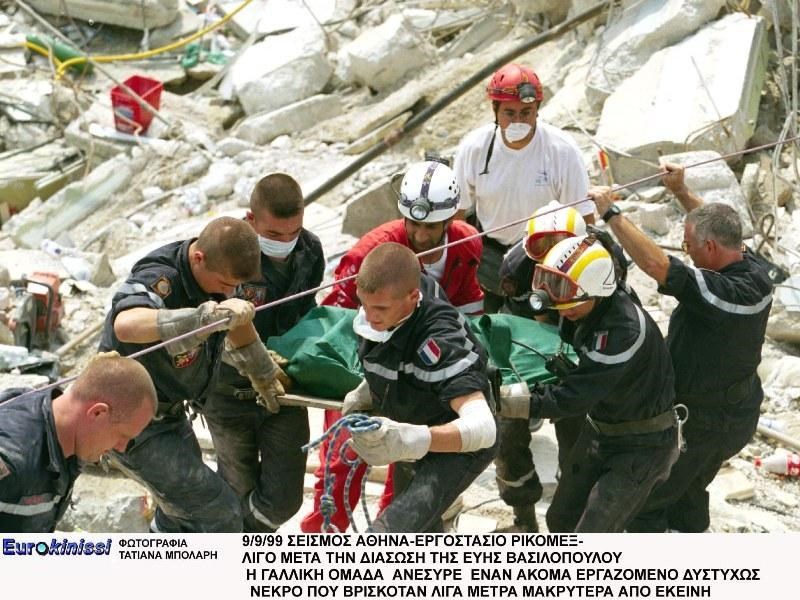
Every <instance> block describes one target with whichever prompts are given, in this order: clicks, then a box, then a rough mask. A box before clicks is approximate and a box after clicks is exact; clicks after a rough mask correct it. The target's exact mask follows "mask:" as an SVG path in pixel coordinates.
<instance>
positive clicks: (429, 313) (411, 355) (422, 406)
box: [358, 276, 495, 532]
mask: <svg viewBox="0 0 800 600" xmlns="http://www.w3.org/2000/svg"><path fill="white" fill-rule="evenodd" d="M423 279H424V276H423ZM421 292H422V295H423V298H422V302H421V303H420V305H419V306H418V307H417V309H416V310H415V311H414V313H413V314H412V315H411V317H410V318H409V319H408V320H407V321H406V322H405V323H403V324H402V325H401V326H400V327H398V329H397V331H396V332H395V333H394V335H392V337H391V338H390V339H389V340H388V341H386V342H383V343H376V342H371V341H368V340H362V342H361V344H360V346H359V350H358V354H359V357H360V359H361V365H362V367H363V370H364V377H365V379H366V381H367V383H368V385H369V389H370V392H371V394H372V402H373V408H374V410H375V412H376V414H378V415H381V416H385V417H388V418H390V419H392V420H394V421H399V422H403V423H413V424H415V425H428V426H434V425H442V424H444V423H449V422H450V421H453V420H455V419H457V418H458V414H457V413H456V412H455V411H453V409H452V408H450V402H451V401H452V400H454V399H456V398H459V397H461V396H465V395H467V394H471V393H473V392H482V393H483V394H484V395H485V396H486V398H487V399H488V398H490V395H489V394H490V392H489V380H488V377H487V374H486V352H485V350H484V349H483V348H482V347H481V345H480V344H479V343H478V341H477V340H476V339H475V337H474V336H473V334H472V332H471V331H470V329H469V325H467V323H466V322H465V320H464V317H463V316H462V315H461V314H460V313H459V312H458V311H457V310H456V309H455V308H453V307H452V306H451V305H450V304H448V303H447V302H445V301H443V300H441V299H438V298H436V297H434V294H432V293H430V292H429V288H428V287H427V286H425V285H423V286H422V289H421ZM494 453H495V448H494V447H492V448H487V449H483V450H478V451H477V452H465V453H456V452H429V453H428V454H426V455H425V456H424V457H423V458H422V459H420V460H418V461H416V462H403V463H396V464H395V474H394V485H395V495H394V499H393V500H392V503H391V504H390V505H389V506H388V507H387V508H386V510H384V511H383V512H382V513H381V515H380V516H379V517H378V518H377V519H376V520H375V521H374V522H373V531H376V532H419V531H441V529H442V521H441V516H442V514H443V513H444V511H445V510H446V509H447V508H448V507H449V506H450V505H451V504H452V503H453V501H454V500H455V499H456V498H457V497H458V495H459V494H460V493H461V492H463V491H464V490H465V489H466V488H467V487H468V486H469V485H470V484H471V483H472V482H473V481H474V480H475V478H476V477H477V476H478V475H480V474H481V473H482V472H483V470H484V469H485V468H486V466H487V465H488V464H489V463H490V462H491V460H492V458H493V456H494Z"/></svg>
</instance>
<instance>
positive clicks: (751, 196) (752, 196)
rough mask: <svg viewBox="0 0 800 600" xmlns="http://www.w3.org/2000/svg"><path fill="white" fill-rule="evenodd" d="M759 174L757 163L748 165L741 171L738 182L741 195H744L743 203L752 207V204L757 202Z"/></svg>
mask: <svg viewBox="0 0 800 600" xmlns="http://www.w3.org/2000/svg"><path fill="white" fill-rule="evenodd" d="M760 174H761V169H760V168H759V166H758V163H750V164H748V165H745V167H744V170H743V171H742V179H741V181H740V182H739V186H740V187H741V188H742V194H743V195H744V199H745V201H746V202H747V203H748V204H750V205H752V204H753V203H755V202H757V201H758V199H759V197H758V179H759V176H760Z"/></svg>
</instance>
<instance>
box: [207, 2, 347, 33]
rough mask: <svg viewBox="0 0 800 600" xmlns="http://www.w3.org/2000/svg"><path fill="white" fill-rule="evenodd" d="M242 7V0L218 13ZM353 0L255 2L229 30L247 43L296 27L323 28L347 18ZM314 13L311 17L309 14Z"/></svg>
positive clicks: (224, 7) (224, 4) (232, 20)
mask: <svg viewBox="0 0 800 600" xmlns="http://www.w3.org/2000/svg"><path fill="white" fill-rule="evenodd" d="M240 5H241V0H236V1H234V2H223V3H222V4H221V5H220V10H221V11H222V12H223V14H226V15H227V14H229V13H231V12H232V11H233V10H235V9H236V8H237V7H239V6H240ZM354 5H355V0H336V1H332V0H304V1H303V0H254V2H252V3H250V4H248V5H247V6H246V7H245V8H244V9H242V10H241V11H239V12H238V13H237V14H236V15H234V17H233V18H232V19H231V21H230V23H231V28H232V29H233V31H234V33H236V35H237V36H239V37H241V38H242V39H247V38H248V36H250V35H251V34H255V36H256V37H257V38H263V37H264V36H266V35H272V34H275V33H280V32H285V31H291V30H292V29H297V28H298V27H308V26H316V25H317V22H319V23H322V24H325V23H328V22H329V21H332V20H334V19H337V18H339V17H344V16H346V15H347V14H348V13H349V12H350V11H351V10H352V9H353V7H354ZM312 13H313V14H312Z"/></svg>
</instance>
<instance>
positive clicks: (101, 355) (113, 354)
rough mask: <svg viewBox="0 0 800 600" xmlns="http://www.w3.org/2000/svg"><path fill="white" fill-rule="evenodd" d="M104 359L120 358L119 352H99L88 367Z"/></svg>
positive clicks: (91, 359)
mask: <svg viewBox="0 0 800 600" xmlns="http://www.w3.org/2000/svg"><path fill="white" fill-rule="evenodd" d="M102 358H119V352H117V351H116V350H109V351H108V352H98V353H97V354H95V355H94V356H93V357H92V358H90V359H89V363H88V364H87V365H86V366H87V367H88V366H89V365H90V364H92V363H93V362H94V361H96V360H99V359H102Z"/></svg>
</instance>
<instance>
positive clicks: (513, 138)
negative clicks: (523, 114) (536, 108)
mask: <svg viewBox="0 0 800 600" xmlns="http://www.w3.org/2000/svg"><path fill="white" fill-rule="evenodd" d="M531 129H533V127H532V126H531V125H530V124H528V123H510V124H509V126H508V127H506V128H505V129H503V134H504V135H505V136H506V140H508V141H509V142H518V141H520V140H524V139H525V138H526V137H527V136H528V134H529V133H530V132H531Z"/></svg>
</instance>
